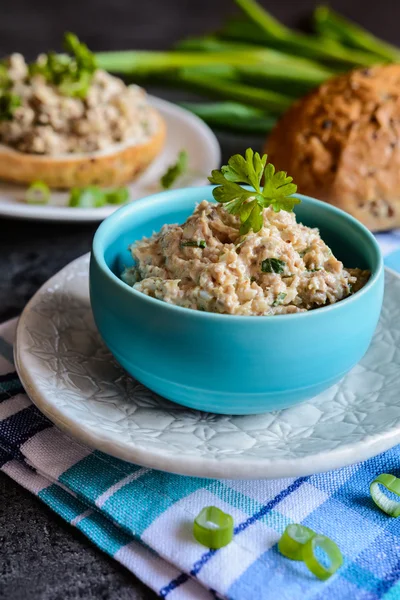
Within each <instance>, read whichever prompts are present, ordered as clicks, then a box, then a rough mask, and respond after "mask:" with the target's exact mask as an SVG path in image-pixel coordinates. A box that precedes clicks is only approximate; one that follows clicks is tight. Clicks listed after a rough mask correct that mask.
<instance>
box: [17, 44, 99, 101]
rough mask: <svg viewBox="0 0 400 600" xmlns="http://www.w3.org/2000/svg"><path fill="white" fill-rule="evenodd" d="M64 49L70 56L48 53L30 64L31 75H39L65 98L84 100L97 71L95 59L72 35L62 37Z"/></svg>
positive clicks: (84, 45)
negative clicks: (71, 97) (55, 87)
mask: <svg viewBox="0 0 400 600" xmlns="http://www.w3.org/2000/svg"><path fill="white" fill-rule="evenodd" d="M64 48H65V50H66V51H67V52H69V53H70V54H71V55H72V56H67V55H65V54H56V53H55V52H48V53H47V54H46V57H45V59H44V60H39V61H36V62H35V63H33V64H31V65H30V67H29V71H30V73H31V75H36V74H40V75H42V76H43V77H44V78H45V79H46V80H47V81H48V82H49V83H52V84H53V85H56V86H57V87H58V89H59V91H60V92H61V93H62V94H64V95H65V96H73V97H77V98H85V97H86V96H87V93H88V90H89V87H90V85H91V83H92V79H93V74H94V72H95V71H96V69H97V65H96V58H95V56H94V54H92V52H90V50H89V49H88V47H87V46H86V44H83V43H82V42H80V41H79V39H78V38H77V36H76V35H75V34H74V33H66V34H65V35H64Z"/></svg>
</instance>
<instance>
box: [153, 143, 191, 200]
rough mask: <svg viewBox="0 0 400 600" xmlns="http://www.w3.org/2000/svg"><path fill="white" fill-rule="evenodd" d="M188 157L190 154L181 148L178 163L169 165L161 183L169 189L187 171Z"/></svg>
mask: <svg viewBox="0 0 400 600" xmlns="http://www.w3.org/2000/svg"><path fill="white" fill-rule="evenodd" d="M188 159H189V156H188V153H187V152H186V150H181V151H180V152H179V154H178V158H177V161H176V163H175V164H173V165H171V166H170V167H168V169H167V171H166V172H165V173H164V175H163V176H162V177H161V180H160V183H161V185H162V187H163V188H164V189H165V190H168V189H169V188H170V187H171V186H172V185H173V184H174V183H175V181H176V180H177V179H178V178H179V177H181V176H182V175H183V174H184V173H185V172H186V171H187V167H188Z"/></svg>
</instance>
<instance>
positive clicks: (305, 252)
mask: <svg viewBox="0 0 400 600" xmlns="http://www.w3.org/2000/svg"><path fill="white" fill-rule="evenodd" d="M309 251H310V248H306V249H305V250H302V251H301V252H299V256H300V257H301V258H303V256H305V255H306V254H307V252H309Z"/></svg>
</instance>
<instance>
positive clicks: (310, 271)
mask: <svg viewBox="0 0 400 600" xmlns="http://www.w3.org/2000/svg"><path fill="white" fill-rule="evenodd" d="M322 270H323V268H322V267H316V268H315V269H307V271H308V272H309V273H316V272H317V271H322Z"/></svg>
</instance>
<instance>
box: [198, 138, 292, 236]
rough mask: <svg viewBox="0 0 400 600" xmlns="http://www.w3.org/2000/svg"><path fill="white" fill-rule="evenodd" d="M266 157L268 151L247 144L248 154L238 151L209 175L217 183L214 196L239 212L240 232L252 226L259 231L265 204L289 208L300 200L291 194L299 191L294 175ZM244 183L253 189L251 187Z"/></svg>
mask: <svg viewBox="0 0 400 600" xmlns="http://www.w3.org/2000/svg"><path fill="white" fill-rule="evenodd" d="M267 158H268V157H267V155H266V154H264V155H263V156H262V157H261V156H260V155H259V153H258V152H253V150H252V149H251V148H247V150H246V154H245V156H241V155H240V154H235V155H234V156H232V157H231V158H230V159H229V161H228V164H227V165H224V166H223V167H221V170H220V171H218V170H214V171H212V174H211V177H209V178H208V179H209V181H210V182H211V183H214V184H216V185H217V186H218V187H216V188H214V190H213V196H214V198H215V200H216V201H217V202H222V203H223V204H224V206H225V209H226V210H227V211H228V212H229V213H231V214H233V215H239V217H240V221H241V227H240V234H241V235H244V234H246V233H248V232H249V231H250V229H252V230H253V231H254V233H257V231H260V229H261V228H262V226H263V215H262V211H263V209H264V208H267V207H268V206H271V207H272V208H273V210H274V211H275V212H279V211H280V210H287V211H289V212H290V211H292V210H293V207H294V206H295V205H296V204H299V203H300V200H299V199H298V198H294V197H293V196H292V194H294V193H295V192H296V191H297V186H296V185H295V184H294V183H292V181H293V178H292V177H288V176H287V174H286V173H285V172H284V171H278V172H275V167H274V165H272V164H271V163H267ZM263 178H264V185H263V186H262V185H261V181H262V179H263ZM241 184H245V185H248V186H250V187H252V188H253V189H252V190H248V189H246V188H244V187H242V185H241Z"/></svg>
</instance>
